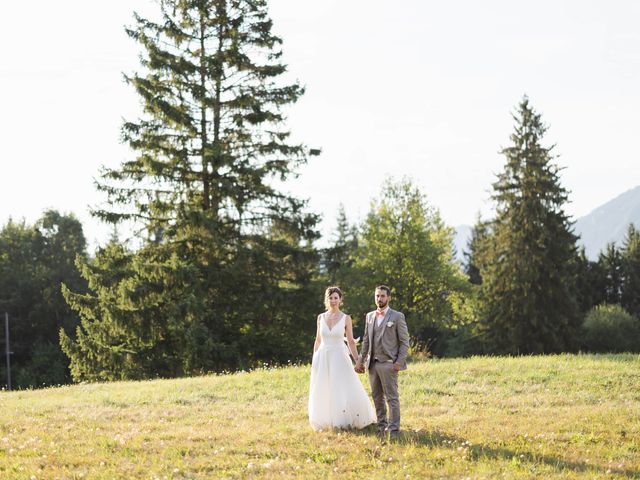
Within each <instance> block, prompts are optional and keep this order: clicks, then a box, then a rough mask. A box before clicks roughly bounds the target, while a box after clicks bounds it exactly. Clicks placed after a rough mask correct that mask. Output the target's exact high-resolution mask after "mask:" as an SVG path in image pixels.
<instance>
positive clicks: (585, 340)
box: [580, 305, 640, 353]
mask: <svg viewBox="0 0 640 480" xmlns="http://www.w3.org/2000/svg"><path fill="white" fill-rule="evenodd" d="M580 343H581V346H582V348H583V349H584V350H587V351H589V352H599V353H614V352H640V320H639V319H638V318H636V317H634V316H633V315H631V314H629V313H628V312H626V311H625V310H624V309H623V308H622V307H621V306H620V305H597V306H595V307H593V308H592V309H591V310H590V311H589V313H587V316H586V318H585V320H584V323H583V324H582V338H581V342H580Z"/></svg>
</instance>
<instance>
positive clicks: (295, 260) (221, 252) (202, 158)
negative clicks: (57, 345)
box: [63, 0, 318, 378]
mask: <svg viewBox="0 0 640 480" xmlns="http://www.w3.org/2000/svg"><path fill="white" fill-rule="evenodd" d="M159 8H160V15H159V18H158V19H156V20H153V19H147V18H142V17H140V16H138V15H136V16H135V20H136V24H135V26H134V27H132V28H130V29H128V30H127V33H128V35H129V36H130V37H131V38H132V39H134V40H135V41H137V42H138V43H139V44H140V45H141V47H142V48H143V54H142V57H141V63H142V67H143V70H142V71H141V72H138V73H135V74H133V75H129V76H126V77H125V79H126V81H127V82H128V83H129V84H130V85H132V86H133V87H134V89H135V91H136V92H137V94H138V95H139V97H140V99H141V101H142V106H143V115H142V116H141V118H139V119H138V120H136V121H127V122H125V123H124V125H123V130H122V133H123V139H124V141H125V142H126V143H127V144H128V145H129V146H130V147H131V149H132V150H133V151H134V152H136V156H135V158H133V159H132V160H129V161H126V162H124V163H122V164H121V165H120V166H119V167H117V168H109V169H105V170H104V172H103V176H102V179H101V180H100V182H99V183H98V188H99V189H100V190H101V191H103V192H105V193H106V195H107V199H108V203H107V205H106V206H105V207H104V208H102V209H99V210H96V211H95V215H96V216H98V217H99V218H101V219H103V220H105V221H107V222H111V223H114V224H120V223H129V224H132V225H133V226H134V227H135V228H136V232H138V234H139V235H138V238H139V248H138V250H136V251H135V252H132V254H133V255H134V257H139V258H133V259H131V260H130V264H131V268H130V269H129V270H127V275H128V276H127V277H126V279H123V282H125V283H126V284H127V285H128V286H127V289H126V291H125V292H122V291H121V292H120V294H118V295H119V296H116V297H113V298H108V296H104V295H102V294H101V292H100V291H95V292H94V294H93V297H92V300H91V302H89V303H90V304H91V305H92V306H91V308H89V307H86V306H85V307H82V308H80V305H79V304H77V303H76V302H77V301H79V300H78V299H77V298H76V299H74V298H73V296H72V295H69V296H68V298H69V299H70V301H71V303H72V304H76V305H77V307H78V308H80V310H79V311H80V312H81V314H82V315H84V318H83V324H82V325H83V327H82V328H83V329H84V333H85V334H86V335H87V336H89V337H94V338H93V340H95V341H96V342H97V341H98V335H99V333H93V329H92V328H91V327H89V325H95V324H99V323H101V322H106V323H104V325H103V327H95V328H96V332H98V331H100V330H101V329H106V328H108V327H107V323H110V322H111V321H112V320H113V321H114V322H115V323H126V322H124V320H122V321H121V320H116V317H117V316H116V317H114V318H108V317H107V316H106V314H105V313H104V312H105V311H108V310H109V309H110V308H115V309H117V310H119V309H121V308H123V307H125V306H126V305H128V304H129V302H130V299H129V298H128V297H129V296H130V295H134V296H136V298H144V297H145V295H151V296H157V299H156V302H157V305H156V304H154V307H153V310H151V311H149V312H145V310H144V308H146V307H143V306H139V305H137V306H136V308H140V309H141V310H140V311H139V312H138V313H136V315H139V318H138V317H136V319H135V320H130V321H131V322H132V323H133V324H134V325H138V326H136V327H133V330H134V331H135V335H138V336H139V337H140V339H142V340H141V341H142V342H143V345H142V346H141V347H140V348H141V349H142V350H144V351H145V352H147V353H146V354H145V355H147V357H148V358H147V357H145V358H146V359H145V360H142V357H141V356H140V355H139V353H138V354H136V355H133V356H131V357H129V358H128V360H127V361H131V362H134V363H135V365H134V366H132V367H131V370H130V371H131V372H138V373H135V375H139V374H140V375H146V376H149V375H151V372H150V371H149V370H148V369H147V368H146V367H145V365H146V363H145V362H147V360H149V359H153V358H155V359H156V360H157V362H158V363H159V364H163V362H164V361H165V360H164V359H165V358H172V356H176V357H177V358H179V359H180V361H181V365H180V367H179V368H177V369H174V370H171V371H168V374H180V372H184V373H190V372H199V371H210V370H217V369H221V368H236V367H238V366H241V365H242V362H243V361H245V360H246V359H248V358H255V355H252V353H255V352H247V351H244V350H245V347H243V338H244V337H246V336H247V335H249V333H247V332H254V330H255V329H254V328H253V327H254V326H255V325H260V324H262V323H265V322H266V323H271V324H274V323H277V322H278V321H279V320H280V319H279V318H275V317H274V316H273V315H266V316H265V315H264V311H265V309H267V308H268V309H269V310H268V311H269V312H272V311H277V310H278V308H279V307H281V306H282V305H283V304H284V305H287V306H289V305H290V303H291V302H294V303H295V301H294V299H295V298H297V297H296V295H297V293H298V292H299V291H300V290H301V289H304V288H306V284H305V282H308V278H307V277H304V276H300V275H298V274H297V273H296V272H298V271H299V268H300V266H301V265H304V266H308V265H310V264H312V262H313V259H314V258H315V255H316V254H315V251H314V249H313V247H312V244H311V242H312V241H313V239H315V238H316V236H317V234H316V231H315V225H316V223H317V217H316V216H315V215H311V214H308V213H306V212H305V208H306V207H305V202H303V201H301V200H298V199H296V198H293V197H291V196H288V195H286V194H283V193H282V192H280V191H279V190H278V189H277V188H276V186H275V185H276V182H279V181H284V180H286V179H287V178H289V177H290V176H291V175H292V174H293V173H294V171H295V168H296V167H297V166H299V165H300V164H302V163H304V162H305V161H306V160H307V157H308V155H309V154H316V153H318V152H317V151H315V150H309V149H308V148H307V147H306V146H304V145H302V144H296V143H292V142H291V141H290V139H289V136H290V134H289V132H288V131H287V130H286V129H285V128H284V127H283V125H284V121H285V117H284V113H283V109H284V108H285V107H286V106H287V105H290V104H292V103H295V102H296V101H297V99H298V98H299V97H300V96H301V95H302V94H303V92H304V89H303V88H302V87H301V86H300V85H299V84H297V83H290V84H286V83H284V82H282V81H281V80H280V79H281V78H282V75H283V74H284V73H285V72H286V65H284V64H283V63H281V61H280V58H281V55H282V52H281V50H280V45H281V43H282V41H281V39H280V38H279V37H277V36H276V35H274V34H273V33H272V22H271V20H270V19H269V17H268V14H267V6H266V2H265V1H264V0H197V1H192V2H184V1H180V0H166V1H163V2H160V3H159ZM275 231H279V232H282V231H286V232H287V240H286V241H285V240H283V239H282V238H281V237H280V236H279V235H273V233H274V232H275ZM103 255H104V256H106V257H108V256H109V255H115V257H114V259H113V260H114V261H115V260H117V259H118V258H119V256H120V255H121V253H118V251H117V249H113V248H110V249H106V250H105V251H104V252H103ZM106 257H105V258H102V259H101V262H103V263H105V264H108V263H109V262H110V260H109V259H108V258H106ZM96 267H99V265H96ZM83 271H84V272H86V274H87V275H88V277H89V280H91V281H93V282H94V283H95V284H96V285H97V286H100V285H102V284H105V285H110V286H109V288H114V289H116V291H115V292H114V295H115V294H116V293H117V291H118V290H119V289H120V287H117V286H116V285H111V284H110V282H109V279H108V278H103V279H102V280H101V279H100V278H93V277H92V276H94V275H97V276H98V277H100V276H106V275H108V272H104V271H102V270H101V269H100V268H97V269H96V270H95V271H93V272H92V271H91V269H86V268H83ZM301 282H302V283H301ZM132 284H133V285H132ZM176 285H177V286H178V287H179V288H176ZM173 289H175V290H173ZM162 292H164V293H162ZM176 292H179V293H181V295H179V296H177V297H176V295H175V293H176ZM256 292H269V293H270V294H271V296H270V297H268V299H267V300H265V302H266V303H261V302H262V301H263V300H264V299H265V296H264V295H259V296H258V297H255V296H252V295H253V294H255V293H256ZM274 292H277V295H276V294H274ZM151 316H154V317H153V318H151ZM156 321H158V322H160V323H162V324H163V325H164V326H162V325H160V324H158V325H156V324H155V323H154V322H156ZM115 323H114V324H115ZM114 328H115V327H114ZM156 328H159V329H160V330H161V332H162V334H157V332H156V330H155V329H156ZM167 332H171V334H168V333H167ZM285 334H286V333H285ZM289 334H290V335H294V334H295V333H294V332H290V333H289ZM116 337H117V338H119V340H117V341H116V340H114V343H117V344H118V346H115V345H113V346H110V348H111V352H116V351H117V350H118V349H119V348H121V347H122V346H123V345H126V344H128V343H127V342H129V341H131V342H134V343H135V340H133V339H132V338H130V337H128V340H127V341H124V343H122V338H121V337H118V335H116ZM267 340H269V339H267ZM274 341H275V340H274ZM118 342H120V343H118ZM149 342H151V343H149ZM153 342H155V344H153V345H152V343H153ZM63 343H64V344H66V345H67V350H68V352H70V354H71V355H72V359H73V361H75V362H76V363H77V364H78V365H81V364H82V363H83V362H84V363H86V362H89V361H90V359H91V355H92V354H93V353H92V350H91V349H92V348H93V345H94V344H95V342H93V343H92V341H90V340H89V339H86V342H85V344H86V345H88V347H87V348H86V349H84V350H83V349H82V348H80V347H81V345H80V344H78V345H76V346H74V345H73V343H69V342H68V341H67V340H64V337H63ZM96 345H97V344H96ZM221 346H224V348H222V347H221ZM263 346H264V345H263ZM134 350H135V349H134ZM142 350H136V351H138V352H140V351H142ZM110 355H111V353H109V352H104V354H103V355H102V356H101V358H102V359H103V361H104V362H105V363H104V365H102V367H103V368H104V370H105V371H114V369H115V368H116V366H117V365H119V363H118V362H120V361H121V360H117V361H116V360H114V359H113V358H112V357H111V356H110ZM136 362H137V363H136ZM97 369H98V367H96V369H94V370H92V371H97ZM77 371H78V372H81V370H77ZM140 372H142V373H140ZM132 374H133V373H132ZM76 378H82V374H79V376H78V377H76Z"/></svg>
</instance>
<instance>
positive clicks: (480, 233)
mask: <svg viewBox="0 0 640 480" xmlns="http://www.w3.org/2000/svg"><path fill="white" fill-rule="evenodd" d="M488 228H489V227H488V224H487V222H485V221H483V220H482V219H481V218H480V216H478V218H477V220H476V224H475V225H474V226H473V229H472V230H471V238H469V241H468V242H467V248H466V250H465V251H464V252H463V255H464V258H465V264H464V271H465V273H466V274H467V275H468V277H469V282H471V283H472V284H473V285H481V284H482V275H481V274H480V266H479V264H480V261H481V260H480V258H478V255H479V252H480V251H481V250H482V245H481V244H482V242H484V241H486V239H487V236H488V235H489V231H488Z"/></svg>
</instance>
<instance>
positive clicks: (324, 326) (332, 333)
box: [320, 313, 347, 346]
mask: <svg viewBox="0 0 640 480" xmlns="http://www.w3.org/2000/svg"><path fill="white" fill-rule="evenodd" d="M321 317H322V320H321V328H320V334H321V337H322V343H323V344H325V345H326V346H342V345H344V322H345V318H346V317H347V316H346V315H345V314H344V313H343V314H342V317H340V320H338V321H337V322H336V324H335V325H334V326H333V328H329V324H328V323H327V314H326V313H323V314H322V315H321Z"/></svg>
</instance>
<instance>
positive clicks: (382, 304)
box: [309, 285, 409, 440]
mask: <svg viewBox="0 0 640 480" xmlns="http://www.w3.org/2000/svg"><path fill="white" fill-rule="evenodd" d="M324 298H325V306H326V308H327V311H326V312H324V313H321V314H320V315H318V320H317V323H318V326H317V330H316V341H315V344H314V346H313V361H312V364H311V383H310V388H309V422H310V423H311V426H312V427H313V429H314V430H323V429H327V428H364V427H366V426H367V425H370V424H372V423H377V425H378V432H379V433H380V434H381V435H384V436H386V434H387V432H388V433H389V436H390V438H391V439H392V440H393V439H397V438H398V433H399V430H400V400H399V397H398V372H399V371H400V370H405V369H406V368H407V365H406V358H407V352H408V350H409V332H408V330H407V322H406V321H405V318H404V315H403V314H402V313H401V312H398V311H396V310H393V309H391V308H390V307H389V301H390V300H391V290H390V289H389V287H387V286H386V285H379V286H378V287H376V289H375V303H376V306H377V307H378V308H377V309H376V310H374V311H372V312H369V313H368V314H367V315H366V320H365V327H364V335H363V341H362V350H361V352H360V355H358V350H357V348H356V342H355V340H354V338H353V324H352V321H351V317H350V316H349V315H347V314H345V313H344V312H342V311H341V310H340V305H341V304H342V298H343V295H342V291H341V290H340V288H338V287H329V288H327V290H326V292H325V297H324ZM345 339H346V342H347V345H346V346H345V343H344V341H345ZM349 354H351V357H352V358H353V360H354V361H355V367H354V366H353V364H352V362H351V360H350V359H349ZM365 371H368V372H369V383H370V385H371V395H372V396H373V402H374V404H375V412H374V409H373V407H372V405H371V401H370V400H369V397H368V396H367V394H366V392H365V390H364V388H363V386H362V383H360V379H359V378H358V376H357V375H356V372H357V373H364V372H365ZM387 404H388V406H389V408H388V411H389V415H387Z"/></svg>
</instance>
